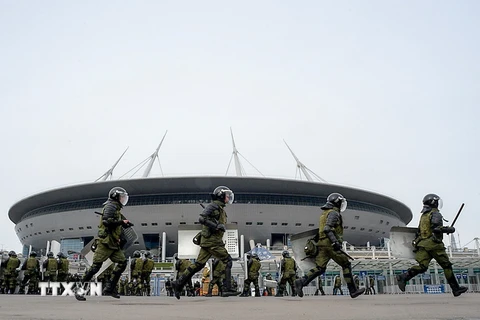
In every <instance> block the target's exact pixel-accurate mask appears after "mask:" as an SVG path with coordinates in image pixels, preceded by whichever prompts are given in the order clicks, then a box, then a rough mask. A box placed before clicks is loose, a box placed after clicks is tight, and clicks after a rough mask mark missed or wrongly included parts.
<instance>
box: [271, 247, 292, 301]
mask: <svg viewBox="0 0 480 320" xmlns="http://www.w3.org/2000/svg"><path fill="white" fill-rule="evenodd" d="M282 256H283V259H282V264H281V269H282V278H281V279H280V284H279V285H278V292H277V294H276V295H275V296H276V297H283V296H284V293H285V291H286V289H287V282H288V284H289V285H290V288H292V296H295V295H296V292H295V285H294V281H295V279H296V276H297V263H296V262H295V260H294V259H293V258H291V257H290V254H289V253H288V251H287V250H284V251H283V252H282Z"/></svg>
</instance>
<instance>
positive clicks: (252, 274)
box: [240, 253, 262, 297]
mask: <svg viewBox="0 0 480 320" xmlns="http://www.w3.org/2000/svg"><path fill="white" fill-rule="evenodd" d="M261 267H262V264H261V263H260V258H259V257H258V254H257V253H253V254H252V255H250V256H249V258H248V261H247V273H248V277H247V279H245V281H244V282H243V293H242V294H241V295H240V296H241V297H249V296H250V284H252V283H253V286H254V287H255V297H260V287H259V286H258V272H259V271H260V269H261Z"/></svg>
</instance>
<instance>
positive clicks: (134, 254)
mask: <svg viewBox="0 0 480 320" xmlns="http://www.w3.org/2000/svg"><path fill="white" fill-rule="evenodd" d="M140 255H141V254H140V251H138V250H135V251H134V252H133V257H134V258H140Z"/></svg>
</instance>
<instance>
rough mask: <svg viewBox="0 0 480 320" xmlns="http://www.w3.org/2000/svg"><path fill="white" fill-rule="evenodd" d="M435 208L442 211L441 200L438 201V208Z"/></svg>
mask: <svg viewBox="0 0 480 320" xmlns="http://www.w3.org/2000/svg"><path fill="white" fill-rule="evenodd" d="M437 208H438V210H442V208H443V200H442V198H440V199H438V207H437Z"/></svg>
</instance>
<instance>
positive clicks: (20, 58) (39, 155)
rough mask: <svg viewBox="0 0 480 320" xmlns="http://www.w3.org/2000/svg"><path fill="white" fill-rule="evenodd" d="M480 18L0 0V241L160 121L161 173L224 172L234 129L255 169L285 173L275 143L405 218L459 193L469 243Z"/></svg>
mask: <svg viewBox="0 0 480 320" xmlns="http://www.w3.org/2000/svg"><path fill="white" fill-rule="evenodd" d="M479 16H480V2H478V1H474V0H472V1H372V0H369V1H328V2H326V1H241V2H237V3H232V2H225V1H100V2H99V1H80V2H72V1H7V0H0V120H1V126H0V139H1V140H0V142H1V150H2V153H1V171H0V179H1V193H0V212H2V214H1V215H0V247H4V248H8V249H14V250H17V251H18V250H21V245H20V242H19V240H18V238H17V237H16V235H15V232H14V224H13V223H12V222H11V221H10V220H9V219H8V215H7V212H8V210H9V209H10V207H11V206H12V205H13V204H14V203H15V202H17V201H18V200H20V199H22V198H24V197H26V196H28V195H32V194H34V193H37V192H40V191H44V190H48V189H51V188H54V187H60V186H65V185H71V184H75V183H79V182H89V181H93V180H95V179H97V178H98V177H100V176H101V175H102V174H103V173H104V172H105V171H106V170H108V169H109V168H110V166H111V165H112V164H113V163H114V162H115V161H116V159H117V158H118V157H119V156H120V154H121V153H122V152H123V150H124V149H125V148H126V147H128V146H129V147H130V148H129V150H128V152H127V153H126V154H125V156H124V159H123V160H122V161H121V162H120V163H119V165H118V167H117V168H116V170H115V172H114V176H116V177H118V176H120V175H122V174H124V173H125V172H127V171H128V170H130V169H131V168H132V167H134V166H135V165H137V164H138V163H139V162H141V161H142V160H143V159H145V158H146V157H148V156H149V155H150V154H151V153H152V152H153V151H154V150H155V148H156V147H157V145H158V143H159V142H160V140H161V138H162V136H163V134H164V133H165V131H166V130H168V134H167V137H166V138H165V141H164V144H163V146H162V148H161V150H160V161H161V165H162V169H163V171H164V173H165V175H168V176H176V175H177V176H178V175H194V174H202V175H205V174H216V175H223V174H225V171H226V169H227V166H228V163H229V160H230V157H231V152H232V147H231V140H230V131H229V128H230V127H232V128H233V131H234V134H235V138H236V143H237V147H238V149H239V151H240V152H241V153H242V154H243V155H244V156H245V157H246V158H247V159H248V161H250V162H251V163H252V164H253V165H254V166H255V167H256V168H258V169H259V170H260V171H261V172H262V173H263V174H264V175H266V176H272V177H284V178H295V172H296V168H295V161H294V159H293V157H292V156H291V155H290V153H289V151H288V149H287V148H286V147H285V145H284V143H283V141H282V139H285V140H286V141H287V142H288V143H289V145H290V147H291V148H292V149H293V150H294V151H295V153H296V154H297V156H298V157H299V158H300V160H301V161H302V162H303V163H304V164H305V165H306V166H308V167H309V168H310V169H311V170H313V171H314V172H315V173H317V174H318V175H319V176H321V177H322V178H324V179H326V180H327V181H329V182H332V183H339V184H345V185H349V186H355V187H360V188H364V189H367V190H372V191H376V192H379V193H382V194H385V195H389V196H391V197H394V198H396V199H398V200H400V201H402V202H404V203H405V204H406V205H408V206H409V207H410V208H411V209H412V211H413V212H414V218H413V220H412V223H411V225H417V223H418V218H419V211H420V210H421V207H422V203H421V200H422V198H423V196H424V195H425V194H427V193H431V192H434V193H437V194H439V195H440V196H441V197H442V198H443V199H444V209H443V210H442V212H443V214H444V217H445V218H446V219H452V218H453V216H454V215H455V213H456V211H457V210H458V208H459V206H460V204H461V203H462V202H465V209H464V212H463V214H462V216H461V217H460V219H459V220H458V222H457V224H456V227H457V230H458V231H459V234H460V241H461V243H462V244H467V242H469V241H471V240H472V239H473V238H474V237H478V236H480V231H478V225H479V218H478V216H479V212H478V209H476V208H478V205H479V203H480V187H479V169H478V166H479V164H478V161H479V158H480V151H479V145H480V129H479V125H478V121H479V120H478V118H479V116H480V111H479V107H478V103H479V100H480V62H479V57H480V41H479V40H480V19H478V17H479ZM243 164H244V167H245V170H246V171H247V173H249V174H251V175H258V173H256V171H255V169H254V168H252V167H251V166H249V165H248V163H246V162H245V161H243ZM152 173H153V174H154V175H160V168H159V166H158V164H157V165H155V166H154V169H153V172H152ZM229 174H230V175H233V174H234V170H233V168H231V169H230V172H229ZM137 176H140V173H139V174H137ZM470 246H472V244H470Z"/></svg>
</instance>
